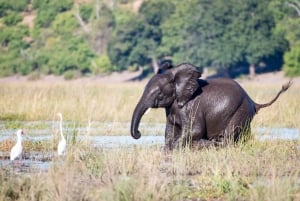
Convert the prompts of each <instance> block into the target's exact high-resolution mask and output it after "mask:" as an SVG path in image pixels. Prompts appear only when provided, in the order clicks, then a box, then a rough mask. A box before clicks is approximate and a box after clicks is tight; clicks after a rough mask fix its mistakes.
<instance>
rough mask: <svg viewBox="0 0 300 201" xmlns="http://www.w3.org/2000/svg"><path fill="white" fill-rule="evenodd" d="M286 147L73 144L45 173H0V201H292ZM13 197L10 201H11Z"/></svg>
mask: <svg viewBox="0 0 300 201" xmlns="http://www.w3.org/2000/svg"><path fill="white" fill-rule="evenodd" d="M299 156H300V149H299V143H298V142H293V141H273V142H257V141H251V142H249V143H247V144H244V145H239V146H229V147H226V148H222V149H216V148H209V149H204V150H198V151H195V150H190V149H182V150H177V151H174V152H172V153H168V152H164V151H162V149H161V148H160V147H156V146H153V147H132V148H130V149H94V148H92V147H91V146H89V145H88V144H76V145H74V146H71V147H70V148H69V150H68V155H67V156H66V157H65V158H54V159H53V165H52V166H51V168H50V169H49V170H48V171H47V172H40V173H38V172H37V173H35V174H31V175H28V174H18V175H15V174H14V173H13V172H5V171H4V170H0V183H1V186H0V199H1V200H91V201H92V200H105V201H110V200H111V201H116V200H197V199H198V200H298V199H299V198H300V171H299V168H298V167H299V165H300V157H299ZM15 198H17V199H15Z"/></svg>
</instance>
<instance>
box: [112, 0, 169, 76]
mask: <svg viewBox="0 0 300 201" xmlns="http://www.w3.org/2000/svg"><path fill="white" fill-rule="evenodd" d="M173 9H174V5H173V4H172V3H171V2H165V1H161V0H156V1H146V2H144V3H143V4H142V6H141V8H140V10H139V14H138V15H139V16H135V15H134V14H132V15H130V16H129V15H126V16H124V13H122V12H121V13H119V15H117V16H116V22H117V23H116V27H115V29H114V34H113V36H112V38H111V40H110V43H109V46H108V55H109V57H110V59H111V61H112V63H113V65H115V66H118V67H119V69H118V70H124V69H127V68H128V67H129V66H133V65H141V66H150V64H151V61H152V59H155V58H156V57H158V56H160V55H159V53H158V51H157V49H158V47H159V45H160V43H161V38H162V32H161V28H160V24H161V23H163V21H164V20H165V19H167V18H168V17H169V16H170V15H171V13H172V11H173Z"/></svg>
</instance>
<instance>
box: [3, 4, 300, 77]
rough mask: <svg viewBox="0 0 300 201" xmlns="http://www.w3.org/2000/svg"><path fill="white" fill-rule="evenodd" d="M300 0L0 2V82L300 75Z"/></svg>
mask: <svg viewBox="0 0 300 201" xmlns="http://www.w3.org/2000/svg"><path fill="white" fill-rule="evenodd" d="M299 33H300V0H244V1H238V0H227V1H223V0H214V1H210V0H186V1H182V0H172V1H171V0H167V1H166V0H110V1H107V0H86V1H80V0H10V1H7V0H0V76H9V75H13V74H21V75H32V76H33V77H34V75H40V74H45V75H47V74H55V75H64V76H65V78H73V77H75V76H81V75H88V74H102V73H109V72H113V71H123V70H132V71H134V70H136V69H138V68H143V70H144V71H145V72H153V71H154V72H155V71H156V70H157V68H158V65H159V62H160V61H162V60H164V59H171V60H172V61H173V62H174V63H176V64H179V63H183V62H190V63H192V64H194V65H197V66H199V67H202V68H204V67H205V68H207V69H214V70H216V71H217V72H221V73H226V74H232V75H234V74H243V73H250V74H251V75H254V74H255V72H261V71H265V70H270V71H274V70H279V69H283V71H284V72H285V74H286V75H287V76H291V77H292V76H299V75H300V34H299Z"/></svg>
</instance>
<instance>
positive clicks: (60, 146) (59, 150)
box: [57, 113, 67, 156]
mask: <svg viewBox="0 0 300 201" xmlns="http://www.w3.org/2000/svg"><path fill="white" fill-rule="evenodd" d="M57 115H58V116H59V118H60V122H59V129H60V137H61V140H60V142H59V143H58V146H57V154H58V155H59V156H60V155H64V154H65V152H66V147H67V141H66V139H65V137H64V135H63V130H62V122H63V118H62V114H61V113H58V114H57Z"/></svg>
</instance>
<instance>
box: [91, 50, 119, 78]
mask: <svg viewBox="0 0 300 201" xmlns="http://www.w3.org/2000/svg"><path fill="white" fill-rule="evenodd" d="M113 70H114V69H113V66H112V64H111V62H110V59H109V57H108V55H106V54H103V55H100V56H99V57H98V58H96V59H94V61H93V62H92V72H93V74H96V75H97V74H101V73H107V72H111V71H113Z"/></svg>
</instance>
